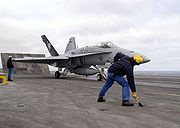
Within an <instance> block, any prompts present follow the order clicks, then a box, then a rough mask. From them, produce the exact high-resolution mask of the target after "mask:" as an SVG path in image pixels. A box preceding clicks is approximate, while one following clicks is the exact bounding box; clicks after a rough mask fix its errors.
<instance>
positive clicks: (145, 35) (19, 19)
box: [0, 0, 180, 71]
mask: <svg viewBox="0 0 180 128" xmlns="http://www.w3.org/2000/svg"><path fill="white" fill-rule="evenodd" d="M0 3H1V4H0V52H21V53H44V54H46V56H49V53H48V51H47V49H46V47H45V44H44V43H43V42H42V40H41V37H40V36H41V35H42V34H45V35H46V36H47V37H48V39H49V40H50V41H51V43H52V44H53V45H54V47H55V48H56V50H57V51H58V52H59V53H64V50H65V47H66V43H67V42H68V40H69V38H70V37H72V36H74V37H76V43H77V45H78V47H83V46H87V45H95V44H97V43H98V42H102V41H111V42H113V43H115V44H116V45H118V46H120V47H122V48H125V49H129V50H134V51H137V52H139V53H142V54H144V55H146V56H148V57H149V58H151V60H152V61H151V62H149V63H147V64H144V65H140V66H138V67H136V70H160V71H161V70H163V71H164V70H173V71H176V70H178V71H180V7H179V5H180V0H0Z"/></svg>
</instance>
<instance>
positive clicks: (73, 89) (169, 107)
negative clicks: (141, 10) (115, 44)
mask: <svg viewBox="0 0 180 128" xmlns="http://www.w3.org/2000/svg"><path fill="white" fill-rule="evenodd" d="M135 81H136V83H137V92H138V97H139V100H140V101H141V102H142V103H143V104H144V107H139V106H138V104H137V103H136V102H135V101H133V99H132V101H133V102H135V106H134V107H123V106H121V87H120V86H119V85H118V84H114V85H113V87H111V88H110V90H109V91H108V92H107V93H106V96H105V99H106V102H104V103H97V98H98V93H99V90H100V88H101V87H102V85H103V84H104V81H96V80H92V79H91V78H88V79H86V78H82V77H81V78H80V77H77V76H67V77H63V78H62V79H55V78H54V76H53V75H16V76H14V81H13V82H8V84H7V85H6V86H3V85H2V84H1V86H0V127H1V128H179V127H180V78H178V77H161V76H147V75H146V76H138V75H136V76H135Z"/></svg>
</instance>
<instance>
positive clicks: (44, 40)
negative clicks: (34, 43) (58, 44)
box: [41, 35, 59, 56]
mask: <svg viewBox="0 0 180 128" xmlns="http://www.w3.org/2000/svg"><path fill="white" fill-rule="evenodd" d="M41 38H42V41H43V42H44V43H45V44H46V46H47V48H48V51H49V53H50V54H51V56H59V54H58V53H57V51H56V50H55V49H54V47H53V46H52V44H51V43H50V42H49V40H48V39H47V37H46V36H45V35H42V36H41Z"/></svg>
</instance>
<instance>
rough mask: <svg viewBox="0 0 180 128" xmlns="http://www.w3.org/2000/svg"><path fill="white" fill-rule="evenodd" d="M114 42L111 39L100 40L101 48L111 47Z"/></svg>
mask: <svg viewBox="0 0 180 128" xmlns="http://www.w3.org/2000/svg"><path fill="white" fill-rule="evenodd" d="M113 45H114V44H113V43H112V42H110V41H106V42H100V44H99V45H98V46H99V47H101V48H111V47H112V46H113Z"/></svg>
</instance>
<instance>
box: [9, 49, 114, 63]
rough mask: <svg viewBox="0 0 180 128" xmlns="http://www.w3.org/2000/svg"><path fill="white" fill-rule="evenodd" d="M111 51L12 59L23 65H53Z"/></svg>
mask: <svg viewBox="0 0 180 128" xmlns="http://www.w3.org/2000/svg"><path fill="white" fill-rule="evenodd" d="M107 53H111V51H103V52H93V53H83V54H61V55H59V56H50V57H24V58H13V59H12V60H13V61H15V62H24V63H42V64H54V63H56V62H57V63H62V64H63V63H64V62H65V61H68V60H69V59H72V58H77V57H83V56H90V55H97V54H107Z"/></svg>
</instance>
